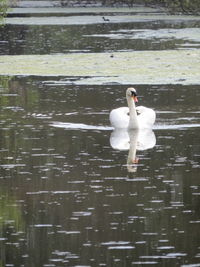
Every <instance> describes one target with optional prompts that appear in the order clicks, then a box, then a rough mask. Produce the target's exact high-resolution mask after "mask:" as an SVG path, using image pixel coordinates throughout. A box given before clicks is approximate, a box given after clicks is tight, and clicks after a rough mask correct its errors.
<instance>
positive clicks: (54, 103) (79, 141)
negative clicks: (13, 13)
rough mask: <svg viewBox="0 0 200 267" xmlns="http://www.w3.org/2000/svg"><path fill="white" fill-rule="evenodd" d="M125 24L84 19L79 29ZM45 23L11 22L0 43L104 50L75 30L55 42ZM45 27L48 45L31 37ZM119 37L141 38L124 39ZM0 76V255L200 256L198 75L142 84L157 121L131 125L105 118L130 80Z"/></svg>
mask: <svg viewBox="0 0 200 267" xmlns="http://www.w3.org/2000/svg"><path fill="white" fill-rule="evenodd" d="M157 24H158V22H157ZM127 25H128V24H123V25H114V24H110V25H109V26H108V27H107V26H105V25H104V26H103V25H101V26H100V25H98V24H97V25H96V26H94V25H92V26H91V25H90V26H84V27H83V28H84V30H85V32H83V33H82V34H83V35H85V34H88V31H89V30H90V29H93V31H92V32H91V35H93V34H94V32H95V27H96V29H97V31H96V34H97V33H98V29H99V28H101V27H105V32H111V31H118V30H119V29H120V30H122V26H123V30H124V29H127V31H129V28H127V27H126V26H127ZM132 26H133V27H134V28H137V26H138V25H137V23H136V24H134V25H132ZM143 27H144V28H145V29H146V28H147V25H144V24H143ZM148 27H149V28H151V30H153V29H152V27H151V26H150V25H149V26H148ZM157 27H158V28H159V25H157ZM167 27H169V26H167ZM61 28H62V27H61ZM14 29H15V30H14ZM45 29H47V28H46V27H39V26H37V27H36V26H35V27H32V26H31V27H28V26H27V27H24V26H15V27H14V26H6V28H5V31H4V32H2V33H1V36H7V37H6V38H7V41H8V43H9V45H8V46H7V45H6V46H5V47H4V48H2V46H1V53H4V54H6V53H8V54H21V53H22V54H23V53H25V54H26V53H27V54H28V53H48V52H60V53H61V52H66V51H67V50H71V49H72V50H73V49H79V50H90V51H93V49H94V50H97V51H101V50H102V49H107V48H106V42H105V39H103V40H102V39H101V38H100V39H99V37H97V38H96V39H95V42H100V43H99V46H97V45H96V44H95V43H94V42H92V43H91V41H89V40H88V43H84V42H82V40H83V39H84V38H86V37H83V35H82V34H80V35H81V37H80V40H79V36H78V33H77V36H76V35H75V36H74V38H75V39H76V40H77V42H78V40H79V45H78V44H77V45H76V43H75V42H72V40H70V41H69V44H66V43H65V42H64V43H63V48H62V44H61V46H60V47H56V45H55V43H53V42H52V41H51V40H50V39H49V38H47V39H45V38H44V39H43V37H44V35H43V34H44V32H45ZM48 29H50V28H48ZM55 29H56V27H55V28H54V27H51V30H52V36H54V33H55V32H54V30H55ZM63 29H64V32H65V33H66V32H69V31H71V26H65V27H63ZM101 29H102V28H101ZM20 30H21V34H22V35H21V40H22V41H21V42H18V44H17V42H16V40H17V39H18V38H19V32H20ZM37 30H38V31H39V32H40V31H41V35H39V36H41V38H42V39H41V43H40V44H41V46H38V42H39V40H38V39H36V38H35V43H32V42H27V38H25V37H23V32H24V31H25V32H26V33H27V34H30V36H31V34H32V33H33V32H34V31H35V33H36V31H37ZM101 33H102V31H101ZM46 34H48V31H47V32H46ZM13 36H16V38H13V39H12V37H13ZM24 36H25V35H24ZM33 36H34V35H33ZM33 38H34V37H33ZM54 38H56V37H55V36H54ZM82 38H83V39H82ZM91 38H94V37H92V36H91ZM105 38H107V37H105ZM11 40H13V43H12V41H11ZM42 40H45V41H42ZM109 40H111V39H109ZM112 42H113V41H112ZM137 42H138V47H141V45H142V44H144V43H143V39H140V40H139V39H138V41H137ZM144 42H146V43H145V44H144V47H145V49H148V48H150V47H149V46H148V45H147V42H149V41H148V40H147V39H145V41H144ZM150 42H152V40H150ZM167 42H168V41H167ZM169 42H170V43H171V41H169ZM28 43H29V44H30V46H29V45H28ZM114 43H115V46H114V47H113V48H112V49H122V48H124V49H134V47H131V48H130V47H129V41H127V42H124V41H123V38H119V40H118V39H117V40H115V41H114V42H113V44H114ZM64 44H66V46H65V45H64ZM72 44H73V45H74V46H73V45H72ZM130 44H131V42H130ZM89 45H90V46H89ZM163 45H164V46H163V49H165V45H166V44H163ZM176 45H177V44H176ZM176 45H175V46H176ZM45 46H46V47H45ZM108 46H109V47H110V43H109V45H108ZM159 46H161V45H160V44H159ZM47 47H49V49H50V50H49V51H48V49H47ZM91 47H92V48H91ZM98 47H101V48H100V49H99V50H98ZM166 48H167V46H166ZM6 49H8V50H6ZM138 49H139V48H138ZM159 49H161V47H160V48H159ZM0 83H1V87H0V103H1V105H0V111H1V113H0V114H1V122H0V188H1V189H0V190H1V195H0V233H1V236H0V251H1V253H0V255H1V256H0V263H1V264H2V266H44V267H47V266H120V267H121V266H123V267H125V266H132V265H135V266H137V265H138V266H139V265H141V266H143V265H145V266H146V265H147V266H148V265H151V266H200V213H199V205H200V183H199V170H200V163H199V162H200V144H199V130H200V116H199V114H200V111H199V97H200V85H190V86H183V85H153V86H152V85H139V86H137V85H136V87H137V90H138V93H139V104H142V105H144V106H149V107H152V108H154V109H155V111H156V113H157V120H156V124H155V127H154V128H153V130H152V131H150V132H139V133H138V132H131V133H127V132H123V131H122V132H116V131H113V129H112V128H111V126H110V124H109V119H108V117H109V112H110V110H111V109H113V108H115V107H118V106H123V105H126V101H125V89H126V88H124V86H121V85H115V84H111V85H106V84H105V85H101V86H92V85H88V86H86V85H76V86H75V85H73V80H71V79H70V78H66V77H60V78H55V77H54V78H53V77H9V78H8V77H1V79H0ZM130 159H131V161H130ZM132 159H134V163H133V162H132Z"/></svg>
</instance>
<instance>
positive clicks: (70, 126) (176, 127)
mask: <svg viewBox="0 0 200 267" xmlns="http://www.w3.org/2000/svg"><path fill="white" fill-rule="evenodd" d="M50 126H53V127H56V128H62V129H66V130H99V131H112V130H114V128H113V127H111V126H98V125H88V124H84V123H71V122H52V123H51V124H50ZM199 127H200V124H199V123H192V124H174V125H173V124H168V125H167V124H157V125H154V127H153V130H183V129H188V128H199ZM124 130H126V129H124Z"/></svg>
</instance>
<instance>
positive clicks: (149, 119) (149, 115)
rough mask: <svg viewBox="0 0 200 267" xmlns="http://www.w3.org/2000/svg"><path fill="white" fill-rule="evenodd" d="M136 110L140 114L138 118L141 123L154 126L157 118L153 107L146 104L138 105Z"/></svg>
mask: <svg viewBox="0 0 200 267" xmlns="http://www.w3.org/2000/svg"><path fill="white" fill-rule="evenodd" d="M136 111H137V114H138V120H139V122H140V125H142V126H144V128H145V126H147V128H148V127H152V125H153V124H154V123H155V120H156V113H155V111H154V110H153V109H151V108H146V107H144V106H138V107H136Z"/></svg>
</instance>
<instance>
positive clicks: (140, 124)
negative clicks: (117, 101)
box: [109, 87, 156, 129]
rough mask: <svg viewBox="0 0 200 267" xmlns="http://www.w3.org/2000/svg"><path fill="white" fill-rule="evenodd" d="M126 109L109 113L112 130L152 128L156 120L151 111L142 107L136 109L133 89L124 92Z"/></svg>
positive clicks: (153, 112)
mask: <svg viewBox="0 0 200 267" xmlns="http://www.w3.org/2000/svg"><path fill="white" fill-rule="evenodd" d="M126 99H127V103H128V107H121V108H116V109H113V110H112V111H111V112H110V116H109V117H110V123H111V125H112V126H113V127H114V128H117V129H118V128H128V129H145V128H152V127H153V124H154V122H155V119H156V113H155V111H154V110H153V109H151V108H147V107H144V106H138V107H136V105H135V102H138V99H137V92H136V89H135V88H132V87H131V88H128V89H127V90H126Z"/></svg>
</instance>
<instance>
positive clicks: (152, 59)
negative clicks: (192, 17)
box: [0, 49, 200, 84]
mask: <svg viewBox="0 0 200 267" xmlns="http://www.w3.org/2000/svg"><path fill="white" fill-rule="evenodd" d="M199 66H200V50H198V49H197V50H166V51H133V52H115V53H112V54H111V53H74V54H73V53H72V54H66V55H16V56H10V55H9V56H0V73H1V75H8V76H13V75H25V76H26V75H38V76H68V77H77V81H75V83H79V84H102V83H110V82H117V83H121V84H131V83H133V84H136V83H137V84H144V83H146V84H147V83H148V84H172V83H174V84H179V83H181V84H199V83H200V76H199ZM80 78H81V79H80Z"/></svg>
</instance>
